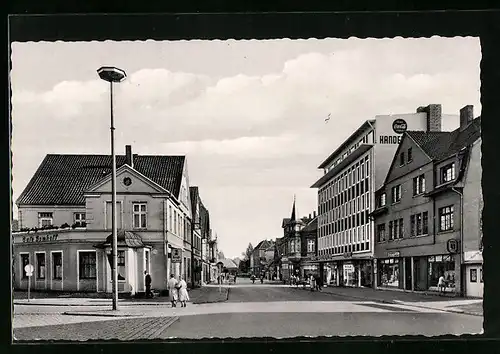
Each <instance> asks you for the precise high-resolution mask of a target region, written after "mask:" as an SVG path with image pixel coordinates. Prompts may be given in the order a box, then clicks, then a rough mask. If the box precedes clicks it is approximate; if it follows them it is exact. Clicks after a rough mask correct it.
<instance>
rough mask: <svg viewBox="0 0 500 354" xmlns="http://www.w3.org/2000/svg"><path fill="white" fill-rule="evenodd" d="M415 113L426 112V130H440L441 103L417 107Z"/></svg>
mask: <svg viewBox="0 0 500 354" xmlns="http://www.w3.org/2000/svg"><path fill="white" fill-rule="evenodd" d="M417 113H427V131H428V132H440V131H441V119H442V115H441V105H440V104H430V105H428V106H426V107H418V108H417Z"/></svg>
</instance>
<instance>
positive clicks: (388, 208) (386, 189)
mask: <svg viewBox="0 0 500 354" xmlns="http://www.w3.org/2000/svg"><path fill="white" fill-rule="evenodd" d="M480 161H481V122H480V118H476V119H474V117H473V110H472V106H466V107H464V108H463V109H462V110H461V111H460V127H459V128H458V129H456V130H455V131H452V132H440V131H433V132H425V131H407V132H405V133H404V135H403V138H402V140H401V143H400V144H399V147H398V149H397V151H396V153H395V156H394V159H393V161H392V163H391V167H390V169H389V171H388V174H387V177H386V180H385V183H384V185H383V186H382V187H381V188H380V189H379V190H377V192H376V209H375V210H374V211H373V213H372V214H371V215H372V216H373V218H374V223H375V227H376V231H375V234H376V244H375V258H376V286H377V287H380V288H388V289H398V290H404V291H425V292H427V291H430V292H432V291H436V292H437V291H439V289H438V280H439V278H440V277H441V276H443V277H444V278H445V280H446V288H445V291H446V292H448V293H452V294H454V295H458V296H460V295H463V294H466V295H468V296H476V297H482V256H481V248H480V245H481V232H480V219H481V218H480V215H481V214H480V213H481V209H482V191H481V162H480Z"/></svg>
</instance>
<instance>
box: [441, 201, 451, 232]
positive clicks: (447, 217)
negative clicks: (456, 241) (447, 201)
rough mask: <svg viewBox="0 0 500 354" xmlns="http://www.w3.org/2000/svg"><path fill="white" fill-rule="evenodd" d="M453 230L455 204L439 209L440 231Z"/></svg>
mask: <svg viewBox="0 0 500 354" xmlns="http://www.w3.org/2000/svg"><path fill="white" fill-rule="evenodd" d="M449 230H453V205H450V206H447V207H444V208H440V209H439V231H449Z"/></svg>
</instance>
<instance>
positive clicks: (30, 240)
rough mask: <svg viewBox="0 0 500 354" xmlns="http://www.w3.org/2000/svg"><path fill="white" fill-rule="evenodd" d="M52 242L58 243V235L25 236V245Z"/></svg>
mask: <svg viewBox="0 0 500 354" xmlns="http://www.w3.org/2000/svg"><path fill="white" fill-rule="evenodd" d="M51 241H57V234H52V235H36V236H23V243H39V242H51Z"/></svg>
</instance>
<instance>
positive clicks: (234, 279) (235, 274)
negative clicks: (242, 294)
mask: <svg viewBox="0 0 500 354" xmlns="http://www.w3.org/2000/svg"><path fill="white" fill-rule="evenodd" d="M236 276H237V275H236V274H235V275H234V283H235V284H236Z"/></svg>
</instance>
